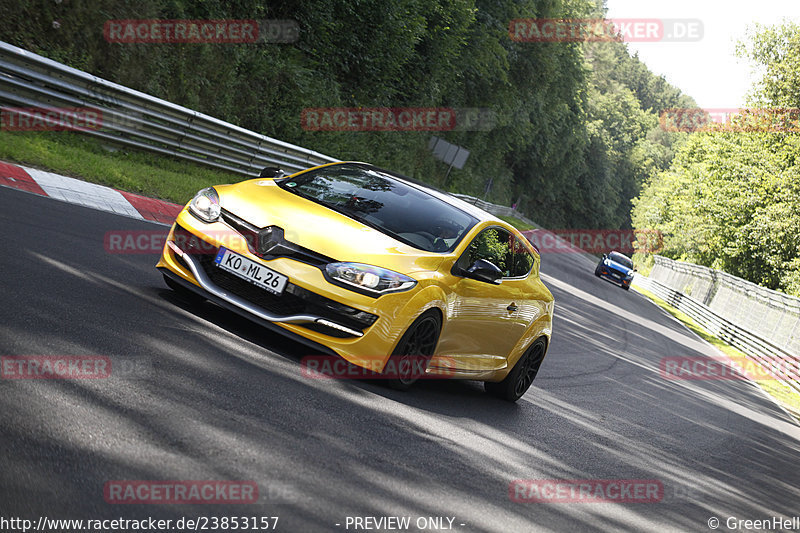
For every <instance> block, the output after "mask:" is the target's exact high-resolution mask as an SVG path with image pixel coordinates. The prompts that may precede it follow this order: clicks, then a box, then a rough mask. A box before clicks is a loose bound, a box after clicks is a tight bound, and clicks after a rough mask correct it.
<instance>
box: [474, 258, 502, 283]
mask: <svg viewBox="0 0 800 533" xmlns="http://www.w3.org/2000/svg"><path fill="white" fill-rule="evenodd" d="M465 274H466V277H468V278H472V279H476V280H478V281H483V282H485V283H494V284H495V285H497V284H499V283H500V278H502V277H503V272H502V271H501V270H500V269H499V268H497V265H495V264H494V263H492V262H491V261H487V260H486V259H478V260H477V261H475V262H474V263H472V266H471V267H469V268H468V269H467V271H466V273H465Z"/></svg>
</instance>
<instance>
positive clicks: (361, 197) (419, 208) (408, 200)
mask: <svg viewBox="0 0 800 533" xmlns="http://www.w3.org/2000/svg"><path fill="white" fill-rule="evenodd" d="M277 183H278V184H279V185H280V186H281V187H282V188H283V189H285V190H287V191H290V192H292V193H295V194H297V195H300V196H303V197H304V198H308V199H309V200H313V201H315V202H317V203H319V204H322V205H324V206H326V207H329V208H331V209H334V210H335V211H338V212H340V213H342V214H344V215H347V216H348V217H350V218H353V219H355V220H358V221H359V222H362V223H364V224H366V225H368V226H370V227H372V228H375V229H377V230H378V231H381V232H382V233H384V234H386V235H389V236H391V237H394V238H395V239H397V240H399V241H401V242H403V243H405V244H408V245H410V246H413V247H415V248H418V249H420V250H425V251H427V252H440V253H445V252H450V251H452V250H453V249H454V248H455V247H456V245H457V244H458V243H459V242H460V241H461V239H462V237H463V236H464V234H465V233H466V232H467V231H469V229H470V228H471V227H472V226H474V225H475V223H476V222H477V220H476V219H475V218H474V217H472V216H471V215H469V214H467V213H465V212H464V211H462V210H460V209H458V208H457V207H454V206H452V205H450V204H448V203H447V202H445V201H443V200H440V199H439V198H436V197H435V196H433V195H431V194H428V193H427V192H425V191H424V190H422V189H420V188H417V187H415V186H413V185H411V184H410V183H407V182H405V181H403V180H400V179H398V178H396V177H394V176H392V175H390V174H388V173H385V172H383V171H381V170H379V169H376V168H374V167H370V166H366V165H355V164H347V165H333V166H329V167H324V168H321V169H317V170H314V171H311V172H307V173H305V174H301V175H299V176H294V177H291V178H284V179H281V180H277Z"/></svg>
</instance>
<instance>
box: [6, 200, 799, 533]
mask: <svg viewBox="0 0 800 533" xmlns="http://www.w3.org/2000/svg"><path fill="white" fill-rule="evenodd" d="M0 228H2V239H3V244H4V247H3V251H2V254H1V255H0V271H2V291H0V301H1V302H2V305H0V355H4V356H19V355H98V356H108V357H111V358H112V359H113V361H114V362H115V364H121V363H124V362H126V361H128V362H130V363H131V368H134V369H135V370H133V371H131V372H130V373H129V374H126V375H121V376H115V375H112V376H111V377H109V378H107V379H83V380H64V379H46V380H42V379H36V380H33V379H24V380H14V379H2V380H0V442H2V453H0V486H1V487H2V489H0V490H1V491H2V492H1V493H0V516H2V517H4V518H9V517H22V518H26V519H31V520H34V521H36V520H38V518H39V517H41V516H45V517H48V518H74V519H111V518H120V517H122V518H129V519H143V518H147V517H155V518H161V519H170V520H173V521H176V520H178V519H180V518H181V517H185V518H192V519H196V518H198V517H217V518H219V517H225V516H228V517H231V516H248V517H252V516H257V517H260V516H268V517H273V516H277V517H279V520H278V523H277V528H276V529H277V530H278V531H287V532H306V531H309V532H315V531H356V530H360V531H364V530H367V529H366V525H367V524H371V525H374V524H376V522H368V521H364V520H362V521H361V522H359V523H360V524H361V527H360V528H358V527H357V523H356V521H355V520H354V518H355V517H361V518H362V519H363V518H366V517H374V518H376V519H377V518H380V517H410V524H411V526H409V527H410V528H409V529H406V530H407V531H419V530H420V528H418V527H417V524H422V525H424V526H425V528H424V529H426V530H429V531H442V530H445V529H446V528H450V529H448V530H449V531H456V532H474V531H497V532H524V531H590V530H603V531H659V532H663V531H710V529H709V525H708V524H709V519H711V518H712V517H717V518H718V519H719V520H720V521H721V523H720V525H719V530H720V531H730V530H731V529H729V528H728V527H727V526H726V521H727V520H728V518H729V517H735V518H738V519H741V520H746V519H750V520H763V519H772V518H773V517H784V518H791V517H794V516H798V515H800V466H798V458H800V427H799V426H798V425H797V424H796V423H795V422H793V421H792V419H791V418H790V417H789V416H787V415H786V414H785V413H784V412H783V411H782V410H781V409H780V408H779V407H777V406H776V405H775V404H774V403H773V402H772V401H771V400H770V399H768V398H767V397H766V396H765V395H764V394H763V393H762V392H761V391H760V390H759V389H758V388H757V387H756V386H755V385H754V384H752V383H750V382H748V381H741V380H702V381H687V380H670V379H665V378H664V377H662V375H661V374H660V372H659V363H660V361H661V359H662V358H664V357H673V356H688V357H705V356H709V355H713V354H714V351H713V349H712V348H710V347H709V346H708V345H706V344H705V343H704V342H703V341H702V340H700V339H698V338H697V337H696V336H695V335H693V334H692V333H691V332H689V331H688V330H686V329H685V328H684V327H683V326H681V325H680V324H679V323H677V322H676V321H674V320H673V319H672V318H671V317H669V316H668V315H666V314H665V313H664V312H662V311H661V310H660V309H658V308H657V307H656V306H654V305H653V304H651V303H650V302H649V301H647V300H646V299H645V298H644V297H642V296H640V295H638V294H637V293H635V292H634V291H630V292H626V291H623V290H621V289H620V288H618V287H615V286H613V285H611V284H610V283H607V282H604V281H601V280H599V279H598V278H596V277H594V275H593V268H594V263H593V262H591V261H589V260H588V258H586V257H584V256H580V255H578V254H569V253H564V254H548V255H545V256H544V261H543V273H544V275H543V279H544V281H545V283H546V284H547V285H548V286H549V287H550V289H551V290H552V292H553V294H554V296H555V298H556V320H555V323H554V335H553V341H552V346H551V348H550V350H549V353H548V356H547V358H546V359H545V361H544V363H543V366H542V369H541V371H540V373H539V376H538V377H537V379H536V381H535V382H534V384H533V386H532V388H531V389H530V390H529V391H528V393H527V394H526V395H525V397H524V398H522V399H521V400H520V401H519V402H518V403H517V404H509V403H506V402H503V401H500V400H496V399H493V398H492V397H490V396H488V395H486V394H485V393H484V392H483V388H482V385H481V384H480V383H475V382H457V381H425V382H421V383H419V384H418V385H417V386H415V387H414V388H413V389H412V390H411V391H409V392H397V391H394V390H391V389H389V388H387V387H386V386H385V385H384V384H383V383H381V382H379V381H352V380H330V379H309V378H308V377H306V376H304V375H303V374H302V372H301V366H300V361H301V358H302V357H303V356H304V355H307V354H308V350H307V349H306V348H304V347H303V346H302V345H300V344H297V343H294V342H292V341H289V340H286V339H284V338H283V337H281V336H279V335H276V334H274V333H271V332H269V331H266V330H264V329H262V328H260V327H258V326H256V325H254V324H251V323H250V322H248V321H246V320H244V319H242V318H240V317H238V316H237V315H234V314H233V313H231V312H228V311H225V310H222V309H220V308H218V307H215V306H214V305H212V304H209V303H205V304H201V305H199V306H191V305H189V304H186V303H184V302H183V301H181V300H180V299H179V298H177V297H176V296H175V295H174V294H173V293H172V292H171V291H170V290H168V289H166V288H165V286H164V284H163V281H162V279H161V274H160V273H159V272H157V271H156V270H155V268H154V264H155V262H156V259H157V256H156V255H155V254H112V253H108V252H107V251H106V248H105V247H104V236H105V234H106V232H108V231H113V230H147V231H150V230H154V229H164V227H163V226H157V225H154V224H150V223H146V222H140V221H136V220H134V219H130V218H125V217H121V216H117V215H113V214H109V213H105V212H99V211H94V210H90V209H87V208H84V207H80V206H76V205H70V204H66V203H62V202H59V201H56V200H52V199H48V198H42V197H38V196H35V195H33V194H28V193H25V192H20V191H17V190H12V189H7V188H0ZM112 480H250V481H253V482H254V483H255V484H256V485H257V487H258V499H257V502H256V503H251V504H234V503H229V504H207V505H198V504H166V503H153V504H112V503H107V502H106V499H105V498H104V487H106V485H107V483H108V482H109V481H112ZM515 480H650V481H656V482H658V483H660V485H661V486H662V487H663V494H662V495H661V496H660V497H659V498H657V499H656V501H648V502H643V501H640V502H636V503H619V502H601V503H587V502H566V501H559V502H557V503H534V502H530V501H525V502H518V501H514V500H513V499H512V497H511V496H512V494H513V492H512V493H510V491H509V487H510V485H511V484H512V483H513V482H514V481H515ZM420 518H423V519H424V520H423V521H422V522H419V519H420ZM429 518H431V520H428V519H429ZM433 518H439V519H441V520H432V519H433ZM449 519H452V520H449ZM173 523H174V522H173ZM382 524H384V526H385V525H386V524H388V522H382ZM0 529H3V530H4V531H5V530H12V529H11V528H10V527H8V529H4V528H0ZM371 530H375V529H371ZM382 530H386V531H389V530H395V531H396V530H398V529H387V528H386V527H384V529H382Z"/></svg>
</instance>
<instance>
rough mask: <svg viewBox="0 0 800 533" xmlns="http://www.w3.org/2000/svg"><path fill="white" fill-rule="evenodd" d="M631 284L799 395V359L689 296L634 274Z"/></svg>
mask: <svg viewBox="0 0 800 533" xmlns="http://www.w3.org/2000/svg"><path fill="white" fill-rule="evenodd" d="M634 283H635V284H637V285H639V286H641V287H643V288H644V289H647V290H648V291H650V292H652V293H653V294H655V295H656V296H658V297H659V298H661V299H662V300H664V301H665V302H667V303H668V304H669V305H671V306H672V307H674V308H675V309H678V310H679V311H681V312H683V313H685V314H686V315H688V316H690V317H691V318H692V319H694V320H695V321H696V322H697V323H698V324H700V325H701V326H703V328H705V329H706V330H707V331H708V332H709V333H711V334H712V335H714V336H715V337H718V338H720V339H722V340H723V341H725V342H726V343H728V344H730V345H731V346H734V347H736V348H738V349H740V350H741V351H743V352H744V353H745V354H747V355H748V356H750V357H752V358H753V359H755V360H756V361H757V362H758V363H759V364H761V365H762V366H764V367H765V368H766V369H767V370H769V371H771V372H774V373H775V374H779V376H778V377H777V378H776V379H780V375H782V376H783V378H782V381H783V382H784V383H786V384H787V385H788V386H789V387H790V388H791V389H793V390H794V392H796V393H799V394H800V382H799V381H798V379H797V376H798V375H799V374H800V357H798V356H796V355H794V354H792V353H789V352H788V351H786V350H784V349H783V348H781V347H779V346H777V345H775V344H773V343H772V342H770V341H768V340H766V339H764V338H762V337H760V336H759V335H756V334H755V333H752V332H750V331H748V330H747V329H745V328H742V327H740V326H737V325H736V324H734V323H733V322H731V321H729V320H727V319H725V318H723V317H721V316H720V315H719V314H717V313H716V312H714V311H713V310H712V309H711V308H709V307H708V306H706V305H704V304H703V303H701V302H699V301H697V300H695V299H694V298H692V297H691V296H687V295H686V294H683V293H681V292H678V291H676V290H674V289H671V288H670V287H667V286H666V285H664V284H663V283H661V282H659V281H656V280H654V279H652V278H649V277H645V276H640V275H637V276H636V277H635V278H634ZM787 368H788V369H790V370H791V371H792V372H791V374H788V375H787V374H786V369H787Z"/></svg>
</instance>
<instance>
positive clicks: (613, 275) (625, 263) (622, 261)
mask: <svg viewBox="0 0 800 533" xmlns="http://www.w3.org/2000/svg"><path fill="white" fill-rule="evenodd" d="M634 272H636V269H635V268H633V261H631V258H630V257H628V256H627V255H623V254H621V253H619V252H611V253H610V254H608V255H606V254H603V259H601V260H600V263H599V264H598V265H597V267H596V268H595V269H594V275H595V276H597V277H598V278H603V279H606V280H608V281H610V282H611V283H616V284H617V285H619V286H620V287H622V288H623V289H625V290H626V291H627V290H628V289H630V288H631V281H632V280H633V273H634Z"/></svg>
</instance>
